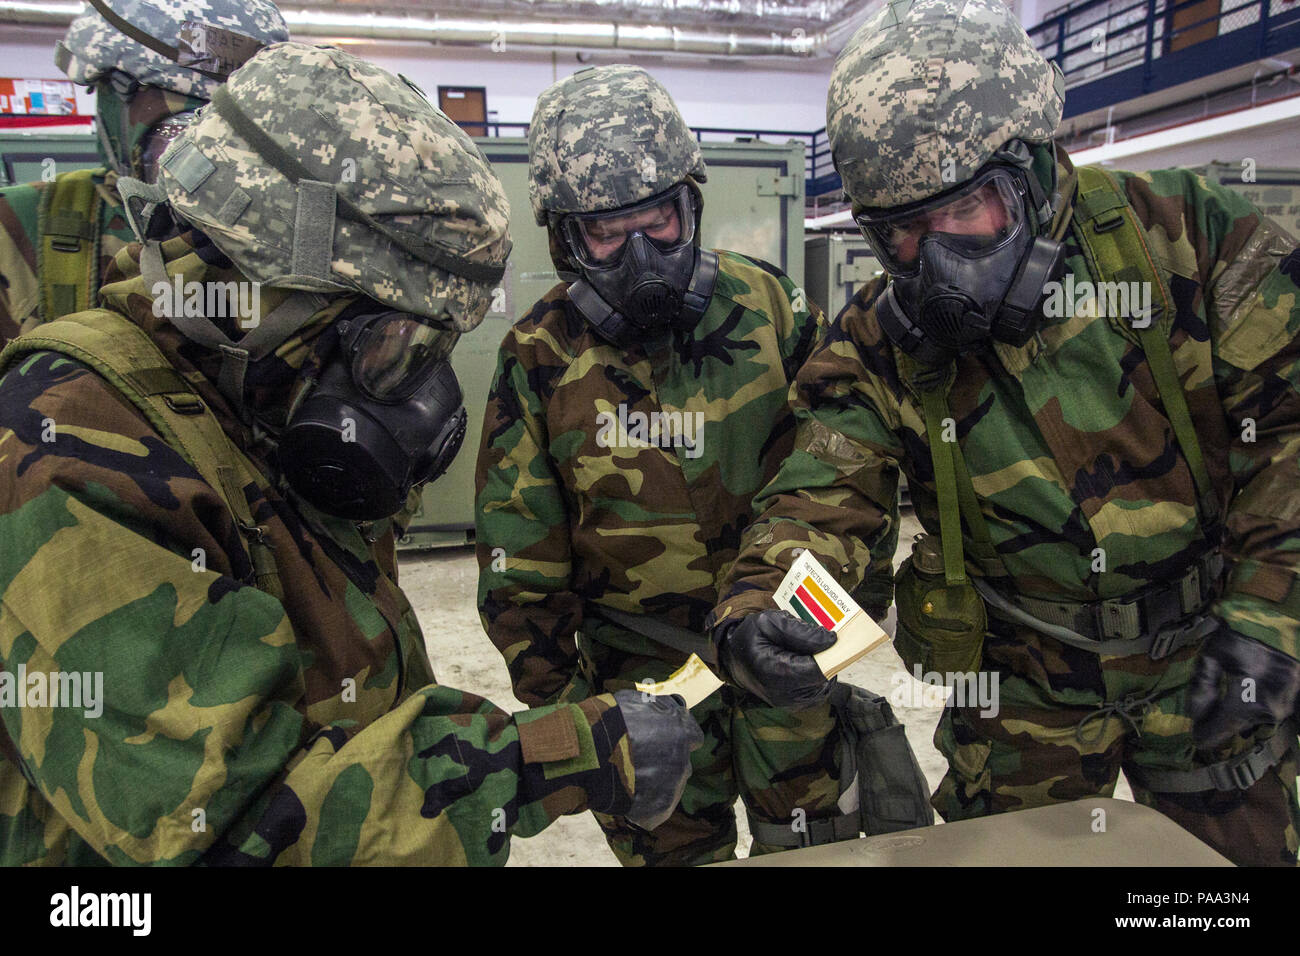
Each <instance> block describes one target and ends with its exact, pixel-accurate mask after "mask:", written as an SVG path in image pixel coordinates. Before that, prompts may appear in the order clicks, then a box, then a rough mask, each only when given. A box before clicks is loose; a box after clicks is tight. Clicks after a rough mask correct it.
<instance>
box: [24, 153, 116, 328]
mask: <svg viewBox="0 0 1300 956" xmlns="http://www.w3.org/2000/svg"><path fill="white" fill-rule="evenodd" d="M96 172H99V170H94V169H78V170H75V171H73V172H70V173H64V174H62V175H60V176H57V177H55V179H54V182H53V183H51V184H50V186H49V187H48V188H47V189H46V190H45V192H44V194H43V195H42V196H41V204H40V206H39V208H38V212H37V223H38V226H37V232H38V234H39V235H40V240H39V242H38V243H37V247H36V255H37V274H38V275H39V278H40V314H41V319H42V320H43V321H46V322H49V321H52V320H54V319H57V318H59V317H60V316H64V315H68V314H69V313H72V312H82V311H84V310H86V309H89V308H91V307H92V306H93V305H94V304H95V298H96V293H97V292H98V291H99V211H100V207H101V205H102V204H103V199H102V198H101V197H100V195H99V191H98V190H97V189H96V188H95V180H94V176H95V173H96Z"/></svg>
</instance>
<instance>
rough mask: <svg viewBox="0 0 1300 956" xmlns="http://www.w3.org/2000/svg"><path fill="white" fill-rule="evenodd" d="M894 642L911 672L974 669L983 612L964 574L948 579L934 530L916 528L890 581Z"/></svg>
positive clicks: (984, 622) (983, 627) (981, 645)
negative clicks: (930, 532) (895, 612)
mask: <svg viewBox="0 0 1300 956" xmlns="http://www.w3.org/2000/svg"><path fill="white" fill-rule="evenodd" d="M894 602H895V605H896V606H897V608H898V627H897V630H896V631H895V634H894V648H895V650H897V651H898V655H899V657H901V658H902V659H903V663H904V664H905V665H906V666H907V669H908V670H909V671H910V672H912V673H913V674H917V673H919V674H927V673H930V672H937V673H939V674H965V673H969V672H972V671H977V670H979V665H980V656H981V653H982V652H983V649H984V633H985V631H986V630H987V629H988V614H987V612H986V610H985V607H984V600H983V598H981V597H980V595H979V593H978V592H977V591H976V590H975V588H974V586H973V585H972V584H971V583H970V581H969V580H968V579H963V580H961V581H958V582H956V583H950V582H949V580H948V578H947V575H946V574H945V573H944V563H943V553H942V550H941V545H940V543H939V541H938V539H937V538H936V537H935V536H934V535H928V534H918V535H917V536H916V540H915V541H914V542H913V544H912V554H911V556H910V557H909V558H907V560H905V561H904V562H903V566H902V567H901V568H900V569H899V572H898V576H897V580H896V581H895V584H894Z"/></svg>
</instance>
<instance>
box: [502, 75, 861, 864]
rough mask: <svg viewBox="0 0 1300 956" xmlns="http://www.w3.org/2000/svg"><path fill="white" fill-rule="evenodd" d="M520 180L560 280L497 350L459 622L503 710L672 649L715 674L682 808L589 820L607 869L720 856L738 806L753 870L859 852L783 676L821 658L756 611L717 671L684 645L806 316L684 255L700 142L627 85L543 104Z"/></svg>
mask: <svg viewBox="0 0 1300 956" xmlns="http://www.w3.org/2000/svg"><path fill="white" fill-rule="evenodd" d="M529 162H530V173H531V177H532V178H531V183H530V195H531V198H532V204H533V211H534V213H535V214H536V217H537V222H538V224H540V225H543V226H545V227H546V228H547V230H548V233H549V236H550V241H551V250H552V258H553V259H554V261H555V263H556V266H557V268H558V270H559V273H560V277H561V279H562V282H561V284H559V285H557V286H556V287H555V288H554V289H552V290H551V291H550V292H549V293H548V294H547V295H546V296H545V297H544V298H543V299H542V300H541V301H539V302H538V303H537V304H536V305H534V306H533V307H532V308H531V309H530V310H529V311H528V312H527V314H525V315H524V316H523V317H522V318H521V319H520V320H519V321H518V322H517V323H516V324H515V325H514V327H513V328H512V329H511V330H510V331H509V332H508V333H507V335H506V338H505V341H504V342H503V343H502V346H501V351H500V355H499V359H498V365H497V372H496V377H495V379H494V382H493V386H492V391H491V394H490V397H489V402H488V409H487V414H486V416H485V420H484V426H483V437H482V444H481V447H480V451H479V461H478V475H477V486H478V504H477V515H478V520H477V546H478V553H479V566H480V578H479V606H480V611H481V614H482V618H483V623H484V626H485V628H486V629H487V631H488V634H489V635H490V636H491V638H492V640H493V641H494V642H495V643H496V645H497V647H498V648H499V649H500V650H501V652H502V654H503V655H504V657H505V659H506V663H507V664H508V666H509V668H510V674H511V678H512V680H513V682H514V687H515V693H516V695H517V696H518V697H519V698H520V699H521V700H523V701H525V702H527V703H529V704H533V705H540V704H543V703H547V702H553V701H556V700H580V699H582V698H583V697H585V696H586V695H587V694H588V693H589V692H590V691H591V690H592V689H597V690H604V691H609V690H617V689H624V688H633V687H635V685H636V684H637V683H638V682H640V681H644V680H651V681H655V680H660V679H662V678H664V677H667V676H668V675H669V674H671V673H672V672H673V671H674V670H675V669H676V668H677V667H679V666H680V665H681V664H682V663H683V662H684V661H685V660H686V658H687V655H688V654H689V653H690V652H692V651H697V652H699V653H700V654H701V655H703V656H704V657H705V659H707V660H710V661H713V662H715V663H716V664H717V666H718V668H719V669H720V670H722V672H723V673H725V674H727V676H728V677H729V678H731V680H732V685H730V686H727V687H725V688H723V689H722V690H720V691H718V692H717V693H715V694H713V695H712V696H711V697H710V698H708V699H707V700H706V701H704V702H703V703H701V704H699V705H698V706H697V707H695V708H694V709H693V711H692V713H693V714H694V715H695V717H696V718H697V720H698V721H699V722H700V724H701V726H702V727H703V728H704V730H705V733H706V736H707V743H706V745H705V746H704V747H703V748H701V749H700V750H699V751H697V752H696V754H695V756H694V758H693V765H694V770H693V773H692V776H691V779H690V781H689V782H688V785H687V789H686V793H685V796H684V797H683V800H682V805H681V808H680V810H679V811H678V812H677V813H675V814H674V815H673V817H672V818H671V819H670V820H669V821H668V822H667V823H665V824H664V825H663V826H662V827H660V828H659V829H658V830H656V831H655V832H654V833H646V832H644V831H643V830H641V829H639V828H637V827H635V826H631V825H629V821H627V820H626V819H624V818H622V817H620V816H618V815H617V814H598V815H597V816H598V819H599V820H600V823H601V826H602V827H603V828H604V830H605V833H606V837H607V839H608V840H609V843H610V846H611V847H612V849H613V850H614V852H615V854H616V855H617V856H618V857H619V859H620V860H621V861H622V862H623V863H625V864H641V863H644V864H652V865H653V864H678V865H681V864H695V863H706V862H712V861H716V860H721V859H727V858H729V857H731V856H732V855H733V853H734V849H735V845H736V839H737V835H736V821H735V811H734V809H733V807H734V805H735V802H736V799H737V796H738V795H739V796H743V798H744V800H745V804H746V807H747V808H748V811H749V816H750V825H751V828H752V830H753V832H754V833H755V843H754V848H753V851H752V852H755V853H761V852H770V851H773V850H778V849H782V848H785V847H790V846H799V845H808V844H810V843H825V842H830V841H832V840H836V839H844V838H846V837H855V836H857V833H858V827H857V820H856V818H855V817H850V816H847V815H845V814H844V813H842V812H841V810H840V808H839V807H838V806H837V801H838V800H839V797H840V794H841V783H842V782H843V783H845V784H847V781H841V780H839V779H838V776H837V775H838V771H839V769H840V761H839V755H838V750H837V743H838V738H839V734H838V733H837V730H836V721H835V717H834V716H833V713H832V710H831V708H830V706H829V704H828V701H827V688H825V687H824V686H814V687H812V689H811V692H810V693H808V694H806V695H801V694H799V693H798V692H797V690H796V691H794V692H792V690H791V684H792V682H791V681H790V680H789V676H790V673H791V672H792V671H793V672H794V674H796V675H797V679H796V680H795V681H794V682H793V683H798V679H803V680H804V681H805V682H806V680H807V674H806V669H807V668H808V667H811V668H812V669H813V670H816V664H815V663H813V662H812V660H811V657H809V656H808V653H810V652H813V651H815V650H819V649H821V648H822V647H825V646H828V645H829V644H830V643H831V642H832V640H833V639H832V638H831V637H830V635H828V634H825V633H824V632H820V629H817V628H811V629H810V628H809V627H808V626H806V625H804V624H802V622H799V621H797V620H795V619H794V618H793V617H791V616H789V615H785V614H783V613H781V612H778V611H775V610H774V611H773V612H772V613H773V615H774V620H773V623H772V626H771V627H770V628H769V629H766V630H763V631H762V633H755V634H752V635H746V637H745V638H744V639H740V640H736V641H734V642H729V644H728V646H724V647H723V648H722V649H721V654H719V648H718V647H716V646H714V645H713V644H712V643H711V642H710V640H709V639H708V638H707V637H706V636H705V628H704V618H705V615H706V614H707V613H708V612H709V610H710V609H711V608H712V607H713V604H714V603H715V602H716V600H717V596H718V592H717V590H716V581H715V576H716V575H717V574H718V573H719V572H720V571H721V569H722V568H723V567H725V565H726V564H727V562H728V561H729V560H730V559H731V558H732V557H733V556H734V555H735V547H736V544H737V543H738V541H739V535H740V531H741V530H742V529H743V528H744V527H745V525H747V524H748V523H749V520H750V517H751V512H750V499H751V497H752V495H753V494H754V492H755V491H757V490H758V489H759V488H760V487H762V485H763V483H764V482H765V481H766V480H767V479H768V478H770V477H771V476H772V475H773V474H774V473H775V470H776V466H777V465H778V463H779V462H780V461H781V460H782V459H783V458H784V457H785V456H786V454H787V453H788V452H789V450H790V448H791V443H792V434H791V431H790V421H789V417H788V414H787V412H786V408H785V396H786V392H787V390H788V386H789V382H790V376H791V375H792V374H793V371H794V370H795V369H796V368H798V367H799V365H800V363H801V362H802V361H803V359H804V358H805V357H806V356H807V355H808V354H809V352H810V351H811V349H812V347H813V345H814V343H815V342H816V341H817V339H818V337H819V336H820V333H821V328H822V316H821V313H820V310H818V309H817V307H816V306H815V305H813V304H811V303H810V302H808V301H807V299H806V298H805V297H804V296H803V293H802V292H801V291H800V290H798V289H797V288H796V287H795V284H794V283H792V282H791V281H790V279H789V278H787V277H786V276H785V275H783V274H782V273H781V272H780V270H778V269H777V268H775V267H774V266H771V265H769V264H767V263H763V262H759V261H757V260H754V259H750V258H746V257H745V256H742V255H739V254H736V253H734V252H725V251H720V250H718V251H709V250H707V249H703V248H701V247H700V219H701V215H702V211H703V202H702V197H701V194H700V190H699V186H698V184H699V183H700V182H703V181H704V179H705V176H706V175H707V171H706V170H705V166H704V162H703V158H702V156H701V153H700V149H699V145H698V143H697V142H696V140H695V137H694V135H693V134H692V133H691V131H690V130H689V129H688V128H687V127H686V124H685V122H684V121H683V119H682V117H681V114H680V113H679V112H678V110H677V107H676V105H675V104H674V103H673V101H672V99H671V97H670V96H669V95H668V93H667V91H666V90H664V88H663V87H662V86H661V85H660V84H659V83H658V82H657V81H656V80H654V79H653V78H652V77H651V76H649V75H648V74H647V73H646V72H645V71H644V70H642V69H640V68H638V67H632V66H609V67H600V68H591V69H586V70H581V71H579V72H578V73H575V74H574V75H573V76H571V77H568V78H567V79H564V80H561V81H560V82H559V83H557V84H555V85H554V86H552V87H550V88H548V89H547V90H545V91H544V92H543V93H542V95H541V96H540V97H539V98H538V101H537V106H536V109H535V111H534V114H533V120H532V125H531V126H530V128H529ZM575 632H576V634H577V637H576V640H575ZM818 684H819V685H820V684H824V682H822V681H819V682H818Z"/></svg>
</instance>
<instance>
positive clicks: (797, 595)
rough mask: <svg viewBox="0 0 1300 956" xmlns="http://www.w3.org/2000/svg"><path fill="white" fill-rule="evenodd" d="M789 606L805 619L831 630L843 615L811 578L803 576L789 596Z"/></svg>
mask: <svg viewBox="0 0 1300 956" xmlns="http://www.w3.org/2000/svg"><path fill="white" fill-rule="evenodd" d="M790 607H791V608H793V609H794V612H795V613H796V614H798V615H799V616H800V617H802V618H803V619H804V620H805V621H809V622H810V623H814V624H820V625H821V626H822V627H824V628H827V629H828V630H833V629H834V628H835V625H836V624H837V623H839V620H840V618H842V617H843V616H844V614H843V612H841V611H840V609H839V608H837V607H836V606H835V605H834V604H833V603H831V601H830V599H829V598H827V597H826V594H825V592H823V591H822V589H821V588H819V587H817V585H816V584H814V583H813V581H812V579H811V578H805V579H804V580H803V581H802V582H801V583H800V585H799V587H797V588H795V592H794V594H792V595H791V596H790Z"/></svg>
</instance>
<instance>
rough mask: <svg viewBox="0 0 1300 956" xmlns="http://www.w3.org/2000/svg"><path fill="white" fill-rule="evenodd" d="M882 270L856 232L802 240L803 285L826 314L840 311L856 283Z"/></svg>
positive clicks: (869, 278)
mask: <svg viewBox="0 0 1300 956" xmlns="http://www.w3.org/2000/svg"><path fill="white" fill-rule="evenodd" d="M884 271H885V270H884V269H883V268H882V267H881V265H880V262H879V261H878V260H877V259H876V257H875V254H874V253H872V251H871V247H870V246H869V245H867V240H865V239H863V238H862V237H861V236H860V235H857V234H856V233H844V234H840V233H831V234H829V235H821V236H809V237H808V238H807V240H806V241H805V242H804V289H805V290H806V291H807V292H808V297H809V298H810V299H812V301H814V302H816V303H817V304H818V305H820V306H821V307H822V310H823V311H824V312H825V313H826V316H827V318H831V319H833V318H835V316H837V315H839V314H840V312H841V311H842V310H843V308H844V307H845V306H846V305H848V304H849V302H851V301H852V300H853V296H854V295H855V294H856V293H857V291H858V289H859V287H861V286H862V285H863V284H864V283H866V282H869V281H871V280H872V279H874V278H875V277H876V276H878V275H880V274H881V273H882V272H884Z"/></svg>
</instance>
